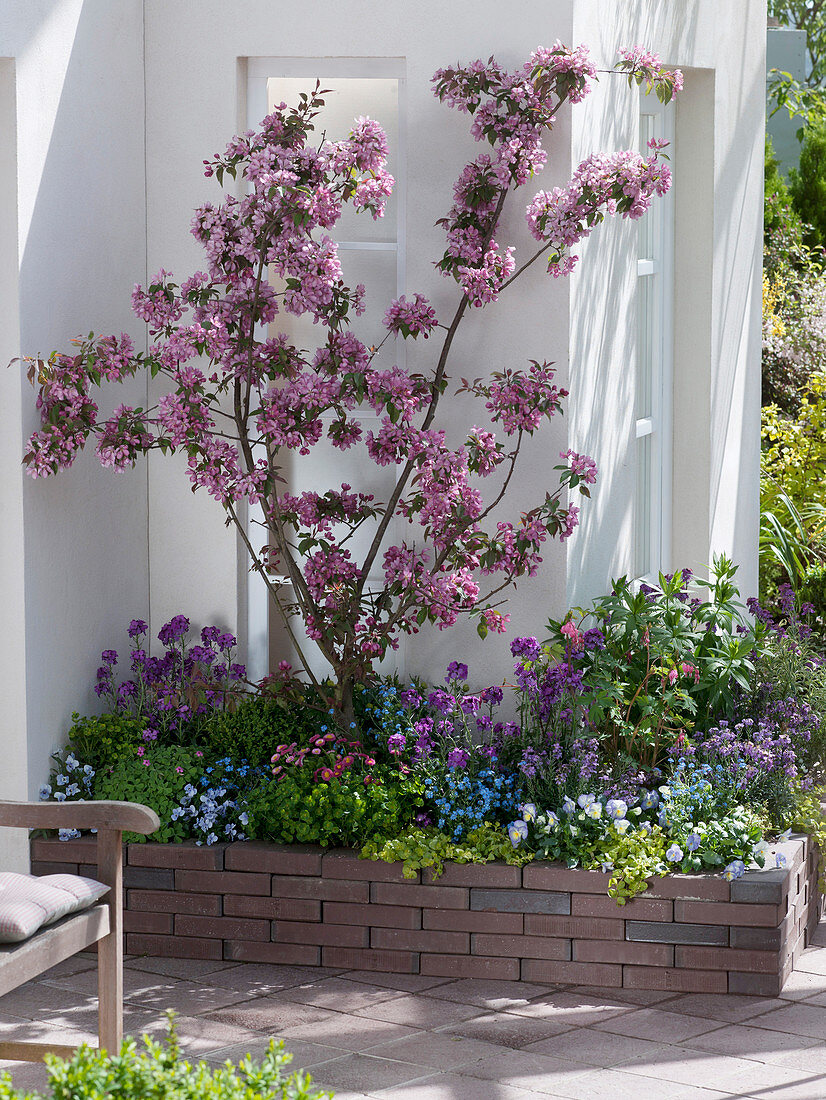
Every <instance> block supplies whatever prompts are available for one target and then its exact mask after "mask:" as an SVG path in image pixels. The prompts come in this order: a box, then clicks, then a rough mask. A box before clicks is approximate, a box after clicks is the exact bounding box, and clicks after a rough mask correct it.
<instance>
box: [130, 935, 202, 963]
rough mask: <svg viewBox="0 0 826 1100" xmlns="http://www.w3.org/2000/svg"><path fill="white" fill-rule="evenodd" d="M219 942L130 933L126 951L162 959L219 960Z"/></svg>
mask: <svg viewBox="0 0 826 1100" xmlns="http://www.w3.org/2000/svg"><path fill="white" fill-rule="evenodd" d="M221 942H222V941H221V940H216V939H195V938H194V937H188V936H154V935H149V934H146V933H143V932H130V933H129V934H128V935H127V937H126V950H127V951H128V953H129V954H130V955H158V956H160V957H161V958H162V959H220V958H221V957H222V954H223V953H222V950H221Z"/></svg>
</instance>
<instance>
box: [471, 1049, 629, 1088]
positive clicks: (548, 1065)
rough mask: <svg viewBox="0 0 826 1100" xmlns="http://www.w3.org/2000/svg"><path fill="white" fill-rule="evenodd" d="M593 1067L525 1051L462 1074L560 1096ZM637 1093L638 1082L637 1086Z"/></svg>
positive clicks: (485, 1061)
mask: <svg viewBox="0 0 826 1100" xmlns="http://www.w3.org/2000/svg"><path fill="white" fill-rule="evenodd" d="M592 1072H593V1066H588V1065H585V1063H583V1062H577V1061H573V1060H569V1059H566V1058H555V1057H554V1056H553V1055H550V1054H538V1053H534V1052H532V1051H527V1050H500V1051H499V1053H498V1054H492V1055H491V1056H490V1057H489V1058H483V1059H482V1061H481V1062H476V1063H474V1064H473V1065H470V1066H463V1067H462V1073H463V1074H467V1076H469V1077H478V1078H479V1079H480V1080H485V1081H507V1082H508V1084H510V1085H514V1086H516V1087H517V1088H520V1089H528V1090H529V1091H534V1092H543V1093H549V1092H550V1093H560V1092H561V1091H563V1090H564V1086H565V1083H566V1082H567V1081H568V1080H571V1079H574V1078H578V1077H582V1076H584V1075H585V1074H588V1075H590V1074H591V1073H592ZM637 1088H638V1089H639V1081H638V1082H637Z"/></svg>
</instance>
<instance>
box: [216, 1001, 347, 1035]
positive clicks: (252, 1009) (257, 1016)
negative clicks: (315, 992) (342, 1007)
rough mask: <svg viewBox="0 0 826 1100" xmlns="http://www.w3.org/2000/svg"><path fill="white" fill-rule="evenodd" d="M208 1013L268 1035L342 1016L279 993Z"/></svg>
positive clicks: (279, 1033) (226, 1021)
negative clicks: (292, 999)
mask: <svg viewBox="0 0 826 1100" xmlns="http://www.w3.org/2000/svg"><path fill="white" fill-rule="evenodd" d="M208 1017H209V1019H210V1020H219V1021H221V1022H222V1023H225V1024H235V1026H236V1027H244V1028H248V1029H249V1030H250V1031H266V1032H267V1033H268V1034H270V1035H281V1034H282V1033H283V1032H284V1031H285V1029H287V1028H295V1027H300V1026H308V1025H309V1026H312V1025H315V1024H320V1023H322V1022H324V1021H327V1020H329V1019H330V1018H338V1019H341V1018H342V1017H341V1014H340V1013H338V1012H330V1011H328V1009H326V1008H314V1007H313V1006H312V1005H299V1004H296V1003H295V1002H294V1001H285V1000H283V999H282V998H281V997H257V998H256V999H255V1000H248V1001H246V1002H243V1003H241V1004H236V1005H230V1006H229V1007H228V1008H219V1009H218V1010H217V1011H216V1012H210V1013H209V1014H208Z"/></svg>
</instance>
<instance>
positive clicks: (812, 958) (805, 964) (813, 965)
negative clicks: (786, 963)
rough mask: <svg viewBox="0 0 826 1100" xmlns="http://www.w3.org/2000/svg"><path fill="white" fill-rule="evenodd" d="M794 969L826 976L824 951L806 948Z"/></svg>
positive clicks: (825, 955)
mask: <svg viewBox="0 0 826 1100" xmlns="http://www.w3.org/2000/svg"><path fill="white" fill-rule="evenodd" d="M794 968H795V970H803V971H806V972H808V973H810V974H821V975H823V974H826V951H819V950H818V949H817V948H816V947H808V948H807V949H806V950H805V951H804V952H803V954H802V955H801V956H800V958H799V959H798V960H797V962H796V963H795V964H794Z"/></svg>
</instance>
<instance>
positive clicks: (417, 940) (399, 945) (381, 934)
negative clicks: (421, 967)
mask: <svg viewBox="0 0 826 1100" xmlns="http://www.w3.org/2000/svg"><path fill="white" fill-rule="evenodd" d="M370 946H371V947H378V948H379V949H380V950H385V951H431V952H434V953H435V954H440V955H466V954H467V953H468V952H469V951H470V935H469V934H468V933H467V932H433V931H429V930H428V931H424V932H413V931H410V930H409V929H407V928H373V929H372V930H371V932H370Z"/></svg>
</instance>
